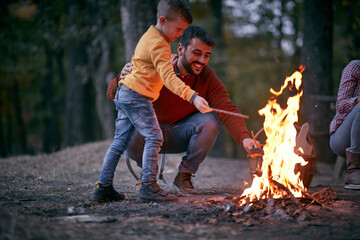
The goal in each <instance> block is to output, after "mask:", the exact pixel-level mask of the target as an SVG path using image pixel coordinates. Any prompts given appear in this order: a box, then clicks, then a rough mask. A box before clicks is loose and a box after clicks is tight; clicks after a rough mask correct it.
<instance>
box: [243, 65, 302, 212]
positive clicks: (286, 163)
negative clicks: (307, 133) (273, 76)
mask: <svg viewBox="0 0 360 240" xmlns="http://www.w3.org/2000/svg"><path fill="white" fill-rule="evenodd" d="M303 70H304V69H301V71H296V72H295V73H293V75H292V76H290V77H287V78H286V79H285V81H284V84H283V85H282V86H281V89H280V91H278V92H276V91H274V90H273V89H270V92H271V93H272V94H273V95H275V98H274V99H271V100H269V101H268V104H267V105H266V106H265V107H264V108H263V109H261V110H259V114H260V115H261V116H265V121H264V131H265V134H266V137H267V139H266V143H265V145H264V147H263V150H264V155H263V157H262V166H261V172H260V174H259V173H258V172H257V174H255V175H254V178H253V182H252V185H251V187H250V188H247V189H245V191H244V192H243V194H242V195H241V197H240V201H239V204H240V206H242V205H245V204H249V203H255V202H259V201H260V202H261V201H263V200H264V199H269V198H274V199H276V198H284V197H285V198H291V199H292V201H293V202H294V203H295V204H297V205H299V204H300V203H299V202H298V200H297V199H296V197H297V198H300V197H302V196H305V192H306V189H305V187H304V184H303V182H302V181H301V178H300V177H299V175H300V173H299V172H298V173H295V171H294V170H295V167H296V165H297V164H300V165H301V166H304V165H306V164H307V162H306V161H305V160H304V159H303V158H302V157H301V156H299V155H297V154H296V153H295V150H298V151H300V152H302V153H303V149H301V148H300V149H294V148H295V146H296V135H297V132H296V128H295V126H294V124H295V123H296V122H297V121H298V115H297V112H298V110H299V107H300V97H301V96H302V94H303V91H302V90H300V86H301V83H302V81H301V79H302V74H301V72H302V71H303ZM287 86H289V89H290V90H294V89H296V92H297V93H296V95H295V96H291V97H289V98H288V99H287V108H286V109H282V108H281V107H280V105H279V104H278V103H277V101H276V97H278V96H280V95H281V94H282V93H283V90H284V89H285V88H287Z"/></svg>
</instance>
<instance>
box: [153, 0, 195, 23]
mask: <svg viewBox="0 0 360 240" xmlns="http://www.w3.org/2000/svg"><path fill="white" fill-rule="evenodd" d="M176 14H179V15H180V16H181V17H182V18H183V19H184V20H185V21H186V22H187V23H189V24H191V23H192V21H193V16H192V12H191V8H190V5H189V2H188V1H187V0H160V1H159V3H158V5H157V19H159V18H160V17H161V16H165V17H166V18H167V19H168V20H169V21H173V20H175V16H176Z"/></svg>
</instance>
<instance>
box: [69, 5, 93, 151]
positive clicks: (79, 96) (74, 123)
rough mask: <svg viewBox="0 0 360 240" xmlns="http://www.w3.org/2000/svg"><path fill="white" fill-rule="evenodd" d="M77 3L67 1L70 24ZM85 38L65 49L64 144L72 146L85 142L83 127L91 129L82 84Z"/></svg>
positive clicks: (85, 72) (74, 19) (85, 55)
mask: <svg viewBox="0 0 360 240" xmlns="http://www.w3.org/2000/svg"><path fill="white" fill-rule="evenodd" d="M76 5H77V3H75V2H73V1H68V13H67V18H68V19H67V23H68V26H71V24H72V23H73V22H75V21H76V16H75V14H76V13H75V12H76V11H73V9H74V8H75V6H76ZM86 45H87V44H86V41H85V40H77V41H76V40H73V41H72V42H70V43H69V44H68V45H67V47H66V49H65V52H66V54H65V55H66V63H67V72H66V75H67V84H66V96H65V121H64V122H65V126H64V145H65V146H73V145H76V144H80V143H83V142H85V136H84V131H85V130H83V129H87V131H93V129H91V128H89V127H88V125H89V124H88V123H89V121H92V119H86V118H85V112H84V109H85V108H84V104H88V103H85V102H84V99H85V97H84V96H85V92H84V91H85V90H84V85H85V84H86V82H87V81H88V76H87V70H86V65H87V53H86Z"/></svg>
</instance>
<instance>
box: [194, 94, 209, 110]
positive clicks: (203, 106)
mask: <svg viewBox="0 0 360 240" xmlns="http://www.w3.org/2000/svg"><path fill="white" fill-rule="evenodd" d="M193 103H194V105H195V107H196V108H197V110H199V111H200V112H201V113H207V112H211V109H210V108H209V103H208V102H207V101H206V100H205V99H204V98H202V97H200V96H196V97H195V99H194V102H193Z"/></svg>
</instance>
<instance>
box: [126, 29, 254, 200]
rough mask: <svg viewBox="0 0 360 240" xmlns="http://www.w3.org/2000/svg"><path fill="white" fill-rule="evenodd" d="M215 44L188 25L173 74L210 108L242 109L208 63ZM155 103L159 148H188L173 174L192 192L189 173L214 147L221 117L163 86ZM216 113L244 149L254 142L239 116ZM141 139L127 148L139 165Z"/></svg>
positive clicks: (164, 150)
mask: <svg viewBox="0 0 360 240" xmlns="http://www.w3.org/2000/svg"><path fill="white" fill-rule="evenodd" d="M214 46H215V41H214V40H213V38H212V36H211V35H210V33H208V32H207V31H206V30H204V29H203V28H201V27H199V26H189V27H188V28H187V29H186V30H184V32H183V35H182V36H181V38H180V43H179V45H178V49H177V53H178V60H177V62H176V63H175V65H174V70H175V73H176V74H177V75H178V76H179V77H180V79H181V80H182V81H184V82H185V84H186V85H188V86H190V87H191V88H192V89H194V90H195V91H196V92H197V93H198V94H199V96H201V97H203V98H205V99H206V100H207V101H208V103H209V106H210V107H212V108H217V109H222V110H227V111H231V112H236V113H240V112H239V110H238V109H237V108H236V106H235V105H234V104H233V103H232V101H231V100H230V98H229V94H228V93H227V92H226V89H225V86H224V85H223V84H222V82H221V81H220V79H219V78H218V77H217V76H216V75H215V72H214V70H213V69H212V68H210V67H209V66H207V64H208V61H209V58H210V55H211V50H212V47H214ZM129 66H131V64H127V65H125V67H124V68H123V70H122V72H121V74H120V78H124V76H125V75H126V74H128V73H129V72H130V71H131V69H130V68H129ZM153 105H154V109H155V112H156V115H157V118H158V121H159V123H160V128H161V130H162V132H163V138H164V142H163V144H162V147H161V151H160V153H180V152H186V154H185V156H184V157H183V158H182V162H181V164H180V166H179V172H178V174H177V176H176V177H175V179H174V186H175V187H177V188H178V189H179V191H180V192H182V193H185V194H196V193H197V191H196V189H195V188H194V186H193V184H192V181H191V177H192V175H193V174H195V173H196V171H197V170H198V168H199V166H200V163H201V162H202V161H203V160H204V158H205V156H206V154H207V153H208V152H209V150H210V149H211V147H212V146H213V144H214V142H215V140H216V137H217V135H218V133H219V129H220V125H219V121H218V119H217V118H216V116H215V114H214V113H211V112H210V113H200V112H198V111H197V109H196V108H195V106H194V105H193V104H191V103H188V102H186V101H184V100H183V99H181V98H180V97H178V96H176V95H175V94H173V93H172V92H170V91H169V90H168V89H167V88H165V87H164V88H162V90H161V92H160V97H159V98H158V99H157V100H156V101H155V102H154V103H153ZM217 117H218V118H219V120H220V121H221V123H222V124H223V125H224V126H225V127H226V129H227V130H228V131H229V132H230V134H231V135H232V137H233V138H234V139H235V141H236V142H237V143H239V144H241V145H242V146H243V147H244V149H245V150H246V151H248V150H249V149H252V148H255V147H256V143H255V142H254V140H253V139H252V138H250V134H249V132H248V130H247V127H246V124H245V121H244V120H243V119H242V118H239V117H234V116H230V115H225V114H222V113H217ZM144 142H145V141H144V137H143V136H141V135H140V134H139V132H135V133H134V135H133V137H132V139H131V141H130V143H129V147H128V149H127V151H128V154H129V156H130V158H131V159H133V160H135V161H136V162H137V164H138V166H140V167H141V166H142V154H143V148H144Z"/></svg>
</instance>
